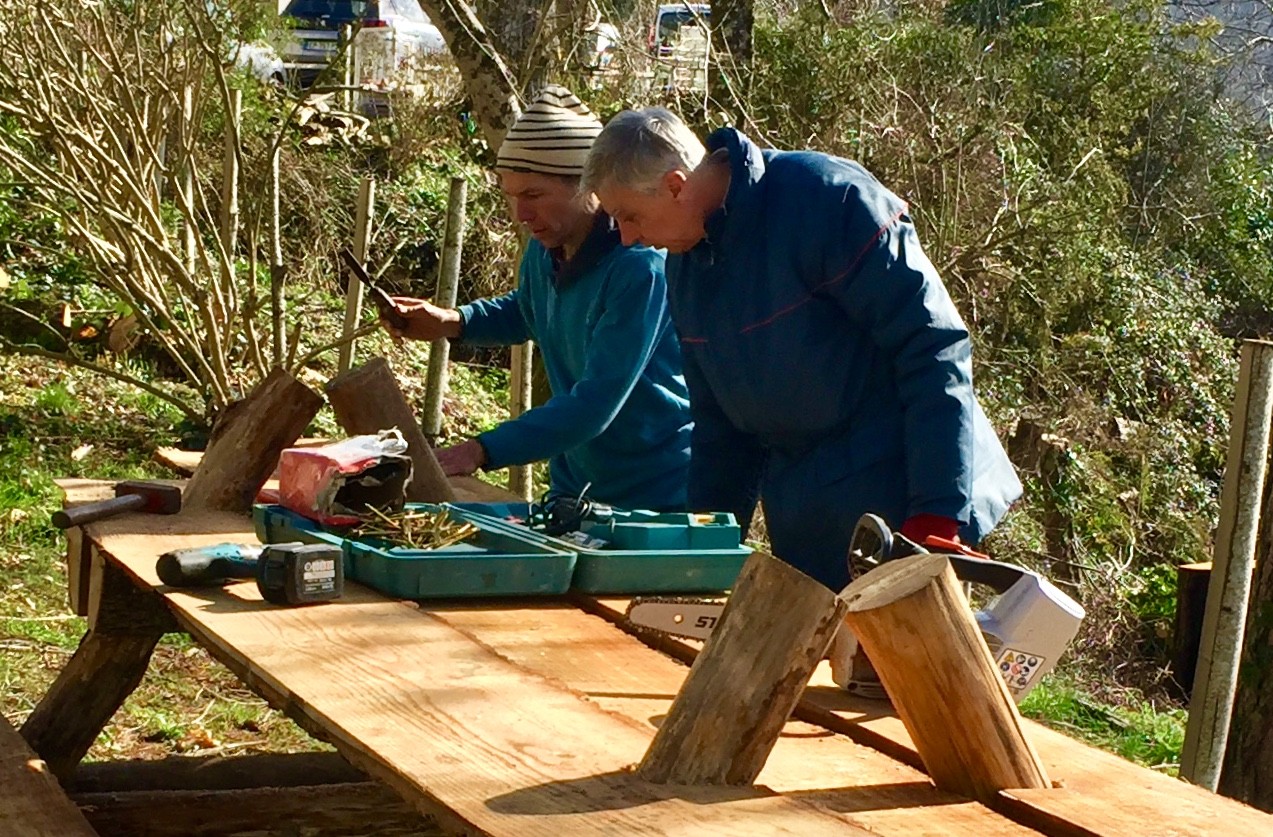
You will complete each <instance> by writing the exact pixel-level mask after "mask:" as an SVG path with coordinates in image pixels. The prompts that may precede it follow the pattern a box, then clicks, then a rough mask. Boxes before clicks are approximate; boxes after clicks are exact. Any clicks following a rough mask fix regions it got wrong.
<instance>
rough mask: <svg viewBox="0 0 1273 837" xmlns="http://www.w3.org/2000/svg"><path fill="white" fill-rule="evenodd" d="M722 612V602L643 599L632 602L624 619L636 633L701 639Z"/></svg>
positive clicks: (663, 598)
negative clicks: (642, 631)
mask: <svg viewBox="0 0 1273 837" xmlns="http://www.w3.org/2000/svg"><path fill="white" fill-rule="evenodd" d="M724 609H725V600H724V599H707V598H701V597H693V596H643V597H641V598H637V599H633V600H632V602H631V603H630V604H629V605H628V610H627V613H626V614H625V618H626V619H627V621H628V624H630V625H632V626H633V627H634V628H638V629H640V630H645V631H653V632H654V633H659V634H666V635H669V636H677V637H681V638H683V639H700V640H702V639H707V637H709V636H710V635H711V633H712V630H713V629H714V628H715V627H716V623H717V622H719V621H720V615H721V612H722V611H724Z"/></svg>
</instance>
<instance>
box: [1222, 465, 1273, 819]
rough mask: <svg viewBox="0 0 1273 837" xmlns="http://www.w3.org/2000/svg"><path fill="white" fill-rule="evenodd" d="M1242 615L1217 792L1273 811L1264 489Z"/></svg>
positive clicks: (1271, 523)
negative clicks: (1244, 615) (1237, 669)
mask: <svg viewBox="0 0 1273 837" xmlns="http://www.w3.org/2000/svg"><path fill="white" fill-rule="evenodd" d="M1269 479H1270V480H1273V474H1269ZM1247 613H1248V618H1247V623H1246V630H1245V633H1244V636H1243V641H1242V657H1241V662H1240V667H1241V668H1240V671H1241V678H1240V679H1239V682H1238V688H1237V691H1236V693H1235V694H1234V698H1233V711H1232V718H1231V720H1230V721H1229V740H1228V743H1227V744H1226V746H1225V753H1224V765H1223V767H1222V768H1221V771H1220V784H1219V786H1218V790H1219V792H1220V793H1222V794H1224V795H1225V796H1230V797H1233V798H1234V799H1238V800H1241V801H1242V802H1245V803H1246V804H1248V805H1253V806H1255V807H1256V808H1259V809H1260V810H1262V811H1271V812H1273V772H1270V771H1269V769H1268V766H1269V764H1270V754H1273V655H1271V654H1270V653H1269V649H1271V648H1273V491H1271V490H1270V486H1269V485H1268V484H1266V486H1265V496H1264V514H1263V519H1262V521H1261V533H1260V543H1259V546H1258V553H1257V555H1256V559H1255V577H1254V578H1253V579H1252V582H1251V595H1250V600H1249V605H1248V607H1247Z"/></svg>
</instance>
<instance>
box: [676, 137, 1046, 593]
mask: <svg viewBox="0 0 1273 837" xmlns="http://www.w3.org/2000/svg"><path fill="white" fill-rule="evenodd" d="M708 148H709V151H715V150H716V149H720V148H724V149H726V150H727V151H728V152H729V165H730V170H731V180H730V187H729V191H728V194H727V195H726V198H725V203H724V206H723V207H722V208H721V209H719V210H718V211H717V212H715V213H714V214H713V215H712V216H711V217H710V218H708V219H707V223H706V231H707V235H706V237H705V239H704V240H703V241H702V242H700V243H699V244H698V246H696V247H695V248H694V249H693V250H691V251H690V252H688V253H684V254H679V255H672V256H669V257H668V262H667V279H668V293H669V302H670V304H671V308H672V317H673V321H674V323H675V324H676V327H677V330H678V332H679V334H680V337H681V347H682V355H683V362H684V367H685V377H686V382H687V383H688V385H689V390H690V404H691V409H692V411H693V415H694V422H695V425H694V433H693V443H692V446H691V448H692V457H691V463H690V488H689V493H690V506H691V508H694V509H704V510H705V509H724V510H730V511H733V512H734V513H735V514H736V515H738V516H739V518H740V519H741V520H742V521H744V522H746V521H748V520H750V518H751V515H752V512H753V511H754V508H755V504H756V500H757V498H758V496H763V500H764V507H765V522H766V525H767V527H768V532H769V536H770V540H771V543H772V545H773V550H774V554H776V555H777V556H778V557H780V558H783V559H784V560H786V561H788V562H790V563H792V564H794V565H795V566H796V567H798V568H800V569H802V570H803V571H805V572H806V573H808V574H809V575H811V576H813V577H814V578H817V579H818V580H819V581H822V582H823V583H824V584H827V585H828V586H830V587H832V588H834V589H838V588H839V587H840V586H842V585H843V584H844V583H847V580H848V570H847V566H846V560H845V557H846V550H847V547H848V542H849V538H850V536H851V535H852V531H853V527H854V524H855V523H856V522H857V519H858V517H859V516H860V515H861V514H862V513H864V512H873V513H876V514H879V515H881V516H882V517H884V519H885V520H886V521H888V523H889V524H890V525H891V526H893V527H895V528H897V527H900V526H901V524H902V522H903V521H904V520H906V519H907V518H909V517H911V516H913V515H917V514H933V515H939V516H942V517H948V518H953V519H955V520H958V521H959V522H960V524H961V528H960V535H961V537H962V538H963V539H964V540H965V541H966V542H969V543H976V542H977V541H979V540H980V539H981V538H982V537H983V536H984V535H985V534H986V533H987V532H989V531H990V529H991V528H993V527H994V526H995V524H996V523H997V522H998V521H999V519H1000V518H1001V517H1002V516H1003V514H1004V512H1005V511H1006V510H1007V508H1008V506H1009V505H1010V504H1011V503H1012V502H1013V501H1014V500H1016V498H1017V497H1019V496H1020V493H1021V484H1020V482H1019V481H1018V479H1017V476H1016V473H1015V471H1014V470H1013V467H1012V465H1011V463H1010V462H1009V461H1008V458H1007V455H1006V454H1005V453H1004V450H1003V447H1002V445H1001V444H1000V443H999V439H998V437H997V436H996V435H995V432H994V429H993V427H992V426H991V425H990V422H989V421H988V420H987V418H986V416H985V414H984V413H983V412H982V410H981V407H980V405H979V404H978V403H977V400H976V398H975V396H974V395H973V386H972V349H971V344H970V341H969V336H968V331H967V329H966V328H965V326H964V323H963V321H962V320H961V319H960V316H959V313H958V312H957V311H956V310H955V306H954V304H953V303H952V302H951V299H950V296H949V295H948V294H947V292H946V288H945V287H944V286H943V284H942V282H941V279H940V278H939V277H938V275H937V271H936V269H935V268H934V267H933V265H932V264H931V263H930V262H929V260H928V258H927V257H926V256H925V255H924V253H923V251H922V249H921V248H920V245H919V241H918V239H917V237H916V233H915V227H914V225H913V224H912V223H911V221H910V218H909V217H908V216H907V214H906V213H907V208H906V204H905V203H904V202H903V201H902V200H901V199H900V198H898V197H897V196H896V195H894V194H893V193H891V192H889V191H888V190H887V189H885V188H884V187H883V186H882V185H881V184H880V183H879V181H877V180H876V179H875V178H874V177H873V176H871V174H870V173H868V172H867V171H866V170H865V169H863V168H862V167H861V166H859V165H858V164H856V163H853V162H850V161H848V160H843V159H840V158H836V157H831V156H828V155H825V154H818V153H813V152H774V151H763V152H762V151H761V150H760V149H759V148H757V147H756V146H755V145H754V144H752V143H751V142H750V141H749V140H748V139H747V138H746V137H745V136H743V135H742V134H741V133H739V132H738V131H735V130H733V129H732V128H725V129H721V130H719V131H717V132H715V133H714V134H713V135H712V136H711V137H710V138H709V140H708Z"/></svg>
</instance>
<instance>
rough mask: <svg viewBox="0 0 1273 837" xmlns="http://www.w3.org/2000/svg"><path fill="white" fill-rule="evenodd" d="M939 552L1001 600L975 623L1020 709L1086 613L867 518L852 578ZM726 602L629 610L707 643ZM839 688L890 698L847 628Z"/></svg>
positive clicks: (854, 550) (1044, 590) (1017, 578)
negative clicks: (885, 564) (897, 561)
mask: <svg viewBox="0 0 1273 837" xmlns="http://www.w3.org/2000/svg"><path fill="white" fill-rule="evenodd" d="M926 552H934V553H939V554H942V555H945V556H946V557H947V558H949V559H950V563H951V567H952V568H953V569H954V571H955V575H956V577H958V578H959V579H960V580H961V581H963V582H965V583H966V584H980V585H984V586H986V587H989V588H990V589H991V590H993V591H994V592H995V593H997V594H998V595H997V596H996V597H995V598H994V599H993V600H992V601H991V602H990V603H989V604H988V605H987V606H986V607H985V608H984V609H982V610H978V611H976V613H975V614H974V616H975V617H976V620H977V626H978V627H979V628H980V629H981V634H982V636H983V637H984V638H985V640H986V645H987V646H988V647H989V649H990V654H991V657H992V658H993V659H994V661H995V665H996V667H997V668H998V669H999V674H1000V676H1001V677H1002V678H1003V681H1004V684H1005V685H1006V686H1007V687H1008V691H1009V693H1011V695H1012V697H1013V699H1014V700H1015V701H1017V702H1018V703H1020V702H1021V700H1022V699H1023V698H1025V696H1026V695H1027V694H1029V692H1030V690H1031V689H1033V688H1034V687H1035V686H1036V685H1037V684H1038V682H1039V680H1040V678H1042V677H1043V675H1045V674H1047V673H1048V672H1049V671H1051V670H1052V668H1053V667H1054V666H1055V665H1056V663H1057V659H1058V658H1059V657H1060V656H1061V654H1062V653H1063V652H1064V651H1065V649H1066V647H1067V646H1068V645H1069V644H1070V641H1071V640H1073V639H1074V636H1075V634H1077V633H1078V628H1079V623H1080V622H1081V621H1082V619H1083V616H1084V615H1085V614H1084V610H1083V607H1082V606H1081V605H1080V604H1079V603H1078V602H1076V601H1074V599H1072V598H1071V597H1070V596H1068V595H1066V594H1065V593H1064V592H1062V591H1061V590H1060V589H1058V588H1057V587H1056V586H1055V585H1053V584H1052V582H1050V581H1048V580H1047V579H1046V578H1044V577H1043V576H1041V575H1039V574H1038V573H1036V572H1033V571H1032V570H1027V569H1026V568H1024V567H1019V566H1016V565H1015V564H1007V563H1003V562H1001V561H994V560H991V559H990V558H989V557H987V556H985V555H982V554H981V553H979V552H974V551H973V550H972V549H970V548H968V547H967V546H966V545H964V544H961V543H959V542H957V541H950V540H946V539H944V538H936V537H930V538H928V539H926V540H925V541H924V543H923V544H922V545H921V544H917V543H915V542H914V541H912V540H910V539H909V538H907V537H905V536H903V535H901V534H900V533H894V532H892V531H890V530H889V528H888V526H887V525H886V524H885V523H884V521H883V520H881V519H880V518H879V517H877V516H876V515H873V514H866V515H863V516H862V518H861V519H860V520H859V521H858V524H857V527H856V528H855V530H854V532H853V538H852V540H851V542H850V544H849V555H848V561H849V573H850V577H851V578H856V577H857V576H859V575H861V574H862V573H864V572H867V571H869V570H871V569H873V568H874V567H877V566H879V565H880V564H881V563H883V562H885V561H890V560H893V559H895V558H902V557H905V556H908V555H917V554H920V553H926ZM724 608H725V600H724V599H721V598H697V597H637V598H634V599H633V600H632V602H631V603H630V604H629V605H628V610H627V613H626V618H627V621H628V623H629V624H630V625H631V626H633V627H634V628H636V629H637V630H639V631H651V632H654V633H657V634H662V635H670V636H677V637H682V638H684V639H697V640H703V639H707V637H709V636H710V635H711V633H712V630H713V629H714V628H715V627H716V625H717V623H718V622H719V621H720V616H721V612H722V611H723V610H724ZM829 656H830V660H831V676H832V679H834V681H835V682H836V684H837V685H839V686H841V687H842V688H845V689H847V690H848V691H850V692H854V693H856V694H860V695H861V696H863V697H872V698H884V697H886V695H885V694H884V690H883V688H882V687H881V686H880V684H879V679H878V677H876V676H875V672H874V670H873V669H872V668H871V666H870V663H869V661H868V660H867V659H866V655H865V654H861V653H859V649H858V643H857V638H856V637H854V636H853V632H852V631H850V630H849V629H848V628H847V627H843V626H842V627H841V628H840V630H839V631H838V632H837V634H836V637H835V640H834V641H833V642H832V645H831V650H830V654H829Z"/></svg>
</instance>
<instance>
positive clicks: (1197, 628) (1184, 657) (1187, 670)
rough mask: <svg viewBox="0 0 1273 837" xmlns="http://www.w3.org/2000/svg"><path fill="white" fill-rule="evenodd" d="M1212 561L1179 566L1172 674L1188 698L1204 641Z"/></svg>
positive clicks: (1177, 572) (1184, 695) (1181, 691)
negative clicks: (1204, 621) (1199, 646)
mask: <svg viewBox="0 0 1273 837" xmlns="http://www.w3.org/2000/svg"><path fill="white" fill-rule="evenodd" d="M1210 580H1211V562H1210V561H1207V562H1206V563H1203V564H1182V565H1181V566H1179V567H1176V621H1175V626H1174V629H1173V631H1172V642H1171V645H1172V648H1171V675H1172V679H1173V680H1174V681H1175V682H1176V686H1177V687H1179V690H1180V696H1181V697H1183V698H1185V699H1186V700H1187V699H1188V698H1189V693H1190V692H1191V691H1192V690H1193V675H1194V671H1195V670H1196V669H1197V668H1198V644H1199V643H1200V642H1201V641H1202V617H1203V614H1204V613H1206V610H1207V585H1208V583H1209V582H1210Z"/></svg>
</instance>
